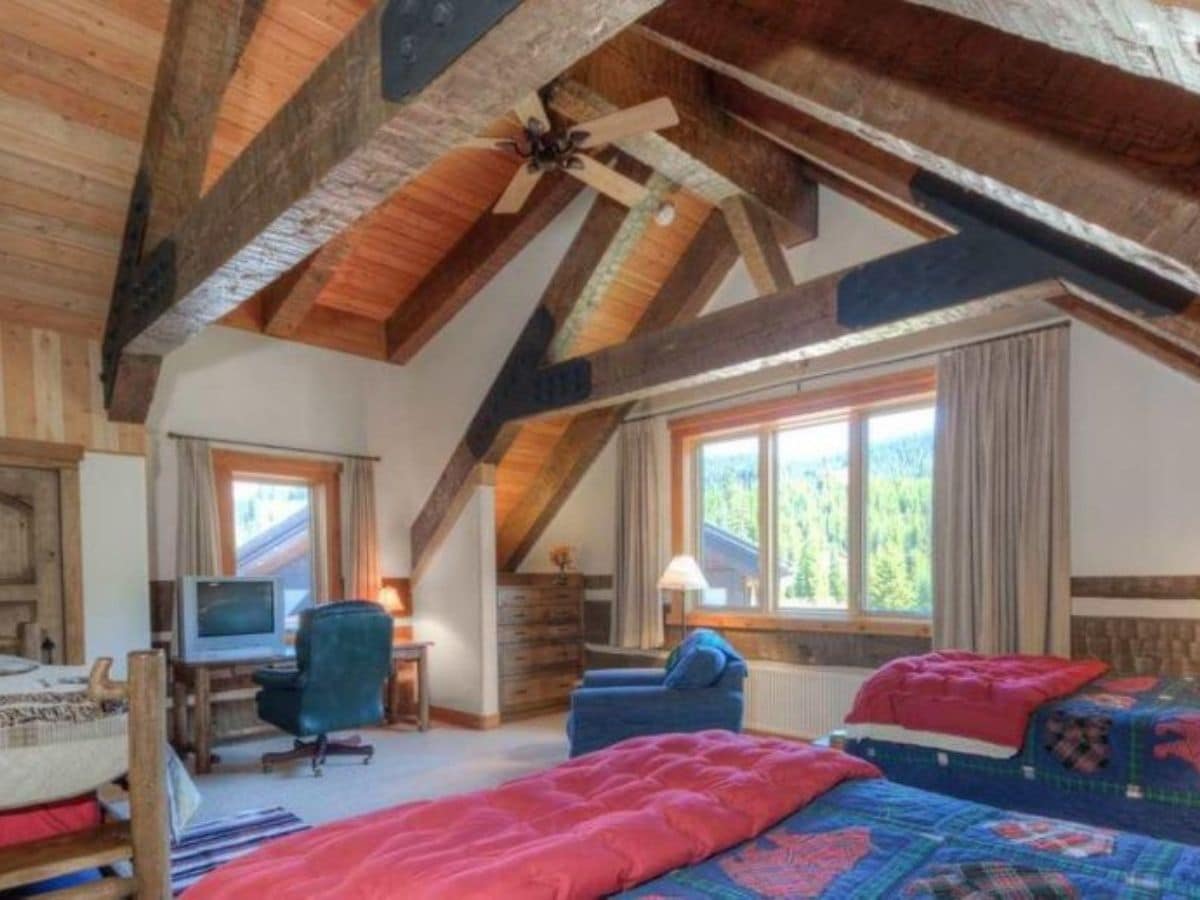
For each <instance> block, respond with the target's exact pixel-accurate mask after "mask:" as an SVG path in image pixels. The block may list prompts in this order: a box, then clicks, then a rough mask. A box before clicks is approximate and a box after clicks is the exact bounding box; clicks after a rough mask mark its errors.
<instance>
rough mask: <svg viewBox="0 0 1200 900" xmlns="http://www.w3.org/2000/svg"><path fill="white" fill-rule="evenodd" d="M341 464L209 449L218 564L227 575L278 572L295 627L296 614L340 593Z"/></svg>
mask: <svg viewBox="0 0 1200 900" xmlns="http://www.w3.org/2000/svg"><path fill="white" fill-rule="evenodd" d="M339 470H340V466H338V465H337V464H336V463H325V462H317V461H311V460H300V459H292V458H288V457H276V456H266V455H258V454H250V453H240V452H234V451H227V450H215V451H213V471H214V474H215V476H216V481H217V493H218V503H219V506H220V513H221V544H222V547H221V555H222V566H223V568H224V570H225V573H226V574H229V575H266V576H273V577H277V578H279V580H280V582H281V584H282V588H283V596H284V605H285V610H286V613H287V626H288V629H289V630H294V629H295V628H296V627H297V625H298V622H299V615H300V613H301V612H302V611H303V610H305V609H307V608H308V607H310V606H313V605H315V604H316V603H317V602H319V601H321V600H324V599H327V598H330V597H335V596H339V595H340V594H341V560H340V556H341V553H340V547H339V543H340V529H339V526H338V500H339V490H338V476H339Z"/></svg>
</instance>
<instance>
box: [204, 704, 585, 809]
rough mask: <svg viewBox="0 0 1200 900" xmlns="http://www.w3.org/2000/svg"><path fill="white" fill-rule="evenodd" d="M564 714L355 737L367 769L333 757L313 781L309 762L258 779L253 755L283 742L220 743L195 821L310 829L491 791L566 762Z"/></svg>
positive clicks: (282, 738) (285, 739) (287, 741)
mask: <svg viewBox="0 0 1200 900" xmlns="http://www.w3.org/2000/svg"><path fill="white" fill-rule="evenodd" d="M564 718H565V717H564V715H562V714H555V715H551V716H543V717H540V718H536V719H527V720H525V721H522V722H515V723H513V724H510V725H505V726H503V727H501V728H497V729H494V730H492V731H471V730H468V729H463V728H455V727H453V726H449V725H442V724H441V723H437V722H435V723H434V727H433V728H432V729H430V730H429V731H427V732H424V733H421V732H418V731H416V730H415V729H413V728H412V727H411V726H409V725H397V726H394V727H392V728H364V729H360V730H358V731H357V732H355V733H357V734H361V735H362V737H363V740H365V741H367V742H368V743H372V744H374V745H375V758H374V759H373V760H372V761H371V764H370V765H369V766H364V765H363V764H362V763H361V762H360V761H358V760H355V759H353V758H350V757H331V758H330V759H329V761H328V762H327V763H326V765H325V774H324V775H323V776H322V777H320V778H314V777H313V775H312V771H311V769H310V768H309V767H308V764H307V763H295V764H293V765H289V766H276V767H275V769H274V770H273V771H272V772H271V773H270V774H263V772H262V769H261V767H260V766H259V756H260V755H261V754H263V753H264V752H266V751H269V750H285V749H287V748H288V747H290V746H291V740H292V739H291V738H290V737H289V736H287V735H283V734H281V735H278V736H276V737H271V738H266V739H261V740H253V741H238V742H232V743H227V744H222V745H221V746H219V747H218V748H217V752H218V753H219V754H220V756H221V762H220V763H219V764H218V765H217V766H215V767H214V769H213V772H212V774H210V775H202V776H200V777H198V778H197V779H196V785H197V787H199V789H200V793H201V794H202V796H203V802H202V803H201V805H200V809H199V811H198V812H197V813H196V817H195V820H194V821H196V822H205V821H209V820H211V819H216V818H219V817H221V816H227V815H231V814H233V813H239V812H243V811H245V810H248V809H261V808H267V807H273V806H282V807H284V808H285V809H287V810H288V811H290V812H293V813H295V814H296V815H297V816H299V817H300V818H301V819H302V820H303V821H304V822H306V823H308V824H310V825H319V824H320V823H322V822H329V821H333V820H334V819H344V818H346V817H347V816H353V815H357V814H359V813H364V812H369V811H371V810H374V809H380V808H382V807H385V806H393V805H395V804H397V803H404V802H406V801H409V800H422V799H425V798H429V797H439V796H442V795H445V794H453V793H460V792H463V791H473V790H478V789H480V788H486V787H492V786H493V785H496V784H499V783H500V782H502V781H507V780H508V779H510V778H516V777H517V776H519V775H525V774H527V773H529V772H533V771H537V770H539V769H544V768H547V767H548V766H552V765H554V764H555V763H559V762H562V761H563V760H564V759H566V758H567V741H566V736H565V733H564Z"/></svg>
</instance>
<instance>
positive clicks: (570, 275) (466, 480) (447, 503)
mask: <svg viewBox="0 0 1200 900" xmlns="http://www.w3.org/2000/svg"><path fill="white" fill-rule="evenodd" d="M626 215H627V210H626V209H625V207H624V206H622V205H621V204H619V203H617V202H616V201H614V200H610V199H609V198H608V197H605V196H601V195H598V196H597V197H596V198H595V200H594V201H593V202H592V206H591V209H590V210H589V211H588V214H587V216H586V217H585V218H584V220H583V223H582V225H581V226H580V228H579V231H578V232H577V233H576V234H575V237H574V239H573V240H572V241H571V245H570V246H569V247H568V248H567V252H566V254H565V255H564V256H563V258H562V260H561V261H560V262H559V264H558V266H557V268H556V269H555V271H554V274H553V275H552V276H551V278H550V282H549V284H547V285H546V289H545V291H543V292H542V297H541V300H540V301H539V302H538V305H537V306H536V307H535V308H534V311H533V313H532V314H531V315H530V317H529V320H528V322H526V324H525V327H524V328H523V329H522V331H521V333H520V334H519V335H518V336H517V339H516V341H515V342H514V343H513V347H512V349H511V350H510V351H509V353H508V356H507V357H506V358H505V361H504V364H503V365H502V366H501V367H500V371H499V373H497V375H496V377H495V379H494V380H493V382H492V385H491V387H490V388H489V389H488V392H487V394H486V395H485V396H484V398H483V400H482V401H481V402H480V404H479V408H478V410H476V412H475V415H474V417H473V418H472V419H471V421H470V423H469V424H468V426H467V430H466V434H465V435H464V436H463V438H462V440H460V441H459V443H458V445H457V446H456V447H455V449H454V451H453V452H452V453H451V455H450V459H449V460H448V461H447V463H446V466H445V467H444V468H443V470H442V473H441V475H440V476H439V477H438V480H437V483H436V484H435V485H434V488H433V491H432V492H431V493H430V495H429V497H428V498H427V499H426V500H425V503H424V504H423V505H422V507H421V511H420V512H419V513H418V514H417V517H416V518H415V519H414V520H413V524H412V528H411V531H410V540H411V552H412V555H411V563H410V565H411V571H412V577H413V580H414V581H416V580H418V579H419V578H420V577H421V574H422V573H423V572H424V570H425V567H426V566H427V565H428V563H429V560H430V559H431V558H432V557H433V554H434V553H436V552H437V549H438V547H439V546H440V545H441V543H442V541H443V540H444V539H445V537H446V535H447V534H448V533H449V531H450V528H451V527H452V526H453V524H454V516H455V514H456V512H457V511H459V510H461V509H462V507H463V499H462V495H463V493H464V492H466V491H470V490H471V489H472V488H473V487H474V486H475V485H476V484H477V483H478V482H477V480H476V472H477V470H478V468H479V467H480V466H488V467H491V466H494V465H496V464H497V463H499V462H500V460H501V459H502V458H503V456H504V454H505V453H506V452H507V451H508V448H509V447H510V446H511V444H512V441H513V440H514V439H515V438H516V436H517V433H518V432H519V430H520V429H519V426H516V425H512V424H509V423H508V421H507V420H508V418H509V417H508V416H507V415H506V414H505V410H506V409H507V408H508V407H509V406H510V405H511V404H512V403H513V402H515V401H517V398H521V397H524V396H526V395H527V393H528V391H529V390H530V388H531V379H532V376H533V375H534V374H535V373H536V372H537V370H538V367H539V366H540V365H542V363H543V362H544V361H545V359H546V354H547V352H548V351H549V349H550V345H551V342H552V341H553V340H554V336H555V334H556V333H557V332H558V330H559V328H560V327H561V325H562V323H563V322H565V321H566V320H567V318H568V316H569V314H570V311H571V308H572V306H573V305H574V304H575V302H576V301H577V300H578V299H579V298H580V297H581V296H583V295H584V292H585V290H586V288H587V285H588V282H589V281H590V280H591V278H592V275H593V273H594V272H595V271H596V269H597V267H598V266H599V265H600V263H601V261H602V260H603V259H604V258H605V254H607V253H608V252H609V248H610V246H611V245H612V243H613V241H614V239H615V238H616V237H617V235H618V234H619V232H620V230H621V225H622V223H623V222H624V220H625V217H626Z"/></svg>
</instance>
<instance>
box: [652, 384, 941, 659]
mask: <svg viewBox="0 0 1200 900" xmlns="http://www.w3.org/2000/svg"><path fill="white" fill-rule="evenodd" d="M936 393H937V373H936V369H934V368H932V367H922V368H916V369H909V370H905V371H902V372H895V373H889V374H887V375H883V376H879V377H876V378H871V379H866V380H862V381H856V382H853V383H848V384H842V385H837V386H834V387H830V388H823V389H818V390H814V391H805V392H802V393H797V394H793V395H789V396H786V397H778V398H772V399H769V400H763V401H759V402H755V403H750V404H744V405H740V406H732V407H722V408H719V409H715V410H708V411H705V412H702V413H698V414H695V415H690V416H685V417H680V418H676V419H672V420H671V421H669V422H668V430H669V432H670V436H671V488H670V490H671V549H672V552H673V553H676V554H678V553H689V552H691V553H693V554H695V553H696V552H697V534H694V533H693V531H694V530H695V529H694V528H693V527H692V526H693V525H698V519H696V517H695V516H694V515H693V509H692V507H693V506H694V505H695V504H694V500H695V497H696V496H697V494H698V488H699V485H698V482H697V477H698V471H697V470H698V468H699V467H698V466H697V465H696V464H695V459H696V454H697V451H698V448H699V447H700V446H701V445H702V444H703V443H704V442H706V441H710V440H713V439H720V438H733V437H738V436H743V435H745V436H749V435H757V437H758V441H759V454H760V456H759V530H760V534H761V536H762V539H761V541H760V543H761V544H762V545H763V547H764V551H765V553H764V555H763V558H762V568H763V571H762V573H761V575H762V582H763V583H762V588H761V591H762V597H763V602H760V605H759V606H758V607H757V608H755V609H747V610H738V611H737V612H725V611H718V610H717V609H716V608H714V607H701V608H699V609H695V610H692V611H691V612H690V613H689V616H688V624H689V625H703V626H708V627H714V628H732V629H738V628H742V629H760V630H761V629H775V630H783V631H821V632H838V633H851V634H863V633H866V634H890V635H906V636H917V637H927V636H929V635H930V633H931V627H930V619H929V618H928V617H925V616H915V615H912V616H906V615H882V614H879V613H871V612H868V611H866V610H864V609H863V608H862V603H863V601H864V599H865V598H864V596H863V592H864V590H865V585H863V583H862V581H863V577H864V574H865V572H864V571H859V569H862V567H863V564H865V560H864V559H861V558H860V559H858V560H857V561H856V560H855V559H854V558H852V559H851V565H850V571H849V573H848V577H849V594H850V603H849V609H847V610H827V611H826V610H814V611H804V610H787V611H782V610H779V609H778V608H777V606H776V605H775V601H774V600H770V603H769V605H768V602H766V601H767V600H768V599H770V598H771V597H772V594H773V592H774V588H775V586H774V584H773V581H774V575H773V573H772V572H771V570H770V566H771V565H772V564H773V556H772V553H771V549H772V546H773V543H774V541H775V539H776V537H775V527H776V524H775V522H774V510H773V508H772V507H773V504H774V502H775V498H774V482H775V478H774V468H775V464H776V460H775V434H776V433H777V432H778V431H780V430H783V429H786V428H787V427H789V426H793V425H795V426H801V425H805V424H816V423H818V422H820V421H821V420H837V421H843V420H844V421H846V422H847V428H848V429H849V437H850V454H851V457H852V459H851V465H852V466H854V465H855V462H856V461H857V463H858V471H859V472H860V473H862V474H863V475H865V474H866V472H865V452H866V448H865V440H866V422H867V421H868V419H869V417H870V415H871V414H873V413H876V412H880V411H884V410H901V409H904V408H912V407H917V406H921V405H924V404H926V403H928V402H929V401H931V400H933V399H934V398H935V397H936ZM862 481H863V479H862V478H859V479H857V480H855V479H852V480H851V488H850V490H851V496H850V497H849V498H848V499H849V503H850V510H849V522H848V527H849V528H851V529H856V530H858V531H859V532H860V533H861V532H863V531H864V529H865V522H864V520H863V509H862V506H863V500H864V497H863V496H862V492H863V490H864V488H865V485H864V484H863V483H862ZM856 482H857V483H856ZM854 544H855V541H853V540H852V541H851V546H852V547H853V546H854ZM856 555H857V556H861V555H862V554H856ZM668 622H671V623H673V624H682V622H683V609H682V604H681V602H680V600H679V598H677V597H676V598H672V601H671V607H670V609H669V611H668Z"/></svg>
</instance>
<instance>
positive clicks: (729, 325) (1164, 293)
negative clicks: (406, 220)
mask: <svg viewBox="0 0 1200 900" xmlns="http://www.w3.org/2000/svg"><path fill="white" fill-rule="evenodd" d="M912 192H913V196H914V197H915V198H916V199H917V201H918V202H919V203H920V204H921V205H922V206H923V207H924V209H925V210H926V211H927V212H928V213H929V214H930V215H932V216H933V217H935V218H936V219H940V220H942V221H946V222H948V223H950V224H951V225H952V227H954V228H955V229H957V233H955V234H954V235H953V236H950V237H945V238H942V239H940V240H935V241H932V242H929V243H926V244H921V245H919V246H916V247H913V248H910V249H908V250H903V251H901V252H899V253H893V254H891V255H889V256H885V257H882V258H880V259H877V260H874V261H872V262H869V263H865V264H863V265H860V266H857V267H855V268H853V269H848V270H844V271H842V272H837V273H834V274H832V275H829V276H826V277H823V278H819V279H816V280H814V281H810V282H807V283H805V284H802V285H799V286H797V287H794V288H791V289H789V290H786V291H783V292H781V293H778V294H774V295H771V296H767V297H762V298H759V299H758V300H752V301H750V302H748V303H743V304H740V305H738V306H734V307H730V308H728V309H724V310H720V311H718V312H715V313H713V314H711V315H708V316H705V317H703V318H701V319H698V320H697V321H695V322H692V323H688V324H684V325H679V326H676V327H674V328H669V329H667V330H665V331H662V332H658V333H656V334H653V335H646V336H642V337H638V338H634V339H633V340H631V341H628V342H627V343H625V344H621V345H619V346H616V347H612V348H609V349H607V350H602V351H599V352H596V353H592V354H589V355H588V356H586V357H583V358H580V359H574V360H568V361H566V362H564V363H560V364H559V365H558V366H549V367H547V368H546V369H544V370H543V371H542V373H541V374H540V375H539V378H538V380H537V382H536V383H535V384H534V385H533V389H532V390H530V391H529V393H528V394H527V395H526V403H527V406H526V408H525V409H524V410H510V411H509V412H510V416H511V417H513V418H517V419H519V418H522V417H527V416H539V415H560V414H562V413H563V412H565V411H579V410H584V409H590V408H595V407H601V406H609V405H614V404H620V403H626V402H629V401H631V400H635V399H638V398H640V397H643V396H648V395H651V394H654V393H660V392H662V391H664V390H674V389H679V388H684V387H689V386H693V385H697V384H702V383H706V382H709V381H717V380H721V379H725V378H730V377H734V376H736V375H740V374H744V373H746V372H750V371H754V370H756V369H760V368H765V367H768V366H775V365H782V364H785V363H792V362H796V361H798V360H802V359H806V358H810V357H814V356H820V355H825V354H829V353H832V352H836V351H840V350H845V349H850V348H852V347H857V346H863V345H865V344H868V343H875V342H878V341H880V340H886V339H888V338H891V337H897V336H900V335H905V334H911V333H914V332H917V331H923V330H926V329H929V328H932V327H936V326H938V325H943V324H947V323H949V322H954V321H959V320H962V319H966V318H971V317H977V316H980V315H986V314H989V313H992V312H995V311H998V310H1001V309H1005V308H1008V307H1012V306H1014V305H1025V304H1028V303H1029V302H1030V301H1032V300H1043V301H1050V300H1055V299H1058V298H1060V297H1063V296H1064V295H1066V296H1070V297H1072V298H1073V300H1074V301H1077V302H1079V303H1083V304H1085V305H1086V306H1088V307H1089V308H1095V309H1098V310H1101V311H1104V312H1106V313H1110V314H1112V315H1116V316H1121V317H1137V318H1139V319H1143V320H1146V321H1152V322H1158V321H1163V320H1178V319H1179V318H1180V311H1181V310H1186V309H1187V308H1188V307H1189V304H1190V303H1191V302H1192V296H1191V294H1190V293H1189V292H1188V291H1187V290H1186V289H1184V288H1182V287H1180V286H1179V285H1177V284H1175V283H1174V282H1171V281H1168V280H1166V279H1164V278H1161V277H1159V276H1156V275H1153V274H1151V273H1147V272H1145V271H1144V270H1142V269H1140V268H1138V267H1137V266H1134V265H1132V264H1130V263H1128V262H1126V261H1125V260H1123V259H1120V258H1119V257H1113V256H1108V255H1105V254H1102V253H1099V252H1097V251H1095V249H1094V248H1091V247H1089V246H1087V245H1085V244H1083V243H1081V242H1078V241H1074V240H1072V239H1071V238H1068V237H1065V236H1063V235H1062V234H1060V233H1058V232H1055V231H1053V230H1052V229H1049V228H1046V227H1045V226H1042V225H1040V223H1036V222H1030V221H1028V220H1024V219H1021V218H1020V217H1019V216H1017V215H1016V214H1014V213H1012V212H1011V211H1010V210H1008V209H1007V208H1006V207H1004V206H1002V205H1000V204H998V203H995V202H993V201H990V200H988V199H986V198H983V197H980V196H979V195H975V194H971V193H969V192H966V191H963V190H962V189H961V188H959V187H957V186H956V185H953V184H950V183H948V182H946V181H944V180H941V179H937V178H936V177H935V176H930V175H924V176H922V177H920V178H918V179H916V180H915V181H914V183H913V185H912ZM1065 308H1068V310H1069V309H1070V307H1069V305H1067V306H1065ZM567 367H569V372H568V371H565V370H566V369H567ZM558 370H564V371H558ZM542 378H544V379H545V381H546V383H547V384H548V385H554V384H559V383H561V382H562V381H563V380H564V379H566V378H570V379H571V381H572V383H573V387H574V392H575V394H576V395H582V396H583V399H582V400H579V399H576V400H567V401H565V402H554V401H552V400H550V399H549V398H550V397H551V396H552V392H551V391H550V390H548V389H545V390H543V389H540V388H541V387H542V385H541V379H542Z"/></svg>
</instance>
